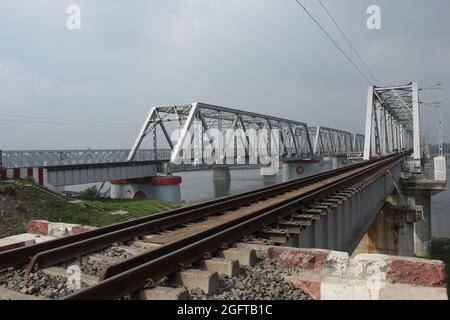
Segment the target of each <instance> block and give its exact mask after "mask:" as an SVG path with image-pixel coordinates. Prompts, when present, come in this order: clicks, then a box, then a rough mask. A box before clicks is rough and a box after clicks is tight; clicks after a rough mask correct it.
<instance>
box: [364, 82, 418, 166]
mask: <svg viewBox="0 0 450 320" xmlns="http://www.w3.org/2000/svg"><path fill="white" fill-rule="evenodd" d="M411 148H412V149H414V153H413V160H414V166H415V167H416V168H420V165H421V146H420V110H419V90H418V85H417V83H415V82H414V83H410V84H408V85H404V86H394V87H369V92H368V98H367V115H366V134H365V146H364V159H366V160H368V159H371V158H373V157H376V156H381V155H386V154H390V153H393V152H396V151H399V150H404V149H411Z"/></svg>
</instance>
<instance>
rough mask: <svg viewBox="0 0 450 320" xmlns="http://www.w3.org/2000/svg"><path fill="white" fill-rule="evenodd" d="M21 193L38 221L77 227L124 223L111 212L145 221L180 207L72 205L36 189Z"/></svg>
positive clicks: (110, 202)
mask: <svg viewBox="0 0 450 320" xmlns="http://www.w3.org/2000/svg"><path fill="white" fill-rule="evenodd" d="M20 193H21V194H23V195H24V196H26V198H28V199H29V200H30V201H31V204H32V205H33V206H34V207H36V209H38V210H39V211H40V212H41V214H40V215H39V219H46V220H49V221H55V222H59V221H61V222H66V223H76V224H82V225H90V226H96V227H102V226H106V225H109V224H113V223H117V222H121V221H125V219H126V218H125V217H123V216H120V215H112V214H111V213H110V211H117V210H124V211H128V212H130V213H131V214H132V215H134V216H138V217H143V216H146V215H150V214H154V213H157V212H161V211H166V210H170V209H173V208H176V207H179V206H180V205H181V204H180V203H169V202H163V201H156V200H109V199H104V200H97V199H95V200H82V201H81V202H80V203H70V202H69V200H77V199H72V198H69V199H67V200H62V199H57V198H55V197H53V196H51V195H48V194H45V193H43V192H41V191H39V190H36V189H33V188H22V189H20ZM85 203H90V204H93V205H94V206H96V207H98V208H102V209H105V210H107V211H108V212H102V211H100V210H96V209H94V208H91V207H89V206H86V205H85Z"/></svg>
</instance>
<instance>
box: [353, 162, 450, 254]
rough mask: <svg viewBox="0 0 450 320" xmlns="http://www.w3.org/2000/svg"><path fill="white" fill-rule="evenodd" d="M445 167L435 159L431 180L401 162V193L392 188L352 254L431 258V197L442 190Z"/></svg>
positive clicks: (444, 184) (409, 165) (445, 184)
mask: <svg viewBox="0 0 450 320" xmlns="http://www.w3.org/2000/svg"><path fill="white" fill-rule="evenodd" d="M438 158H439V157H438ZM436 162H438V165H437V166H436ZM442 168H444V170H443V169H442ZM445 168H446V165H445V158H444V159H443V160H442V159H439V160H437V161H435V180H429V179H427V178H425V176H424V175H423V174H421V173H415V171H417V168H415V167H414V162H413V161H405V163H404V164H403V169H404V170H405V171H406V172H402V177H401V179H400V185H399V187H400V192H401V196H398V192H397V191H395V192H394V193H393V195H391V196H390V197H389V198H388V199H387V201H386V203H385V204H384V206H383V208H382V209H381V210H380V212H379V213H378V215H377V217H376V219H375V221H374V223H373V224H372V225H371V227H370V228H369V231H368V232H367V234H366V235H365V236H364V238H363V239H362V240H361V242H360V244H359V245H358V248H357V249H356V251H355V253H363V252H364V253H380V254H389V255H401V256H417V257H423V258H428V257H431V241H432V230H431V219H432V212H431V198H432V197H433V196H434V195H436V194H438V193H440V192H442V191H444V190H446V187H447V182H446V175H445ZM421 171H423V169H422V170H421ZM402 198H403V199H402Z"/></svg>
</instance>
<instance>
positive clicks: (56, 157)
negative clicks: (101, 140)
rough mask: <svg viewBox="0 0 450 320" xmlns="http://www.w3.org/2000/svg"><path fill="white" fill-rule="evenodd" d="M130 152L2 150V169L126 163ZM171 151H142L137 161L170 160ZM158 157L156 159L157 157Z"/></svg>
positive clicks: (119, 150) (124, 150)
mask: <svg viewBox="0 0 450 320" xmlns="http://www.w3.org/2000/svg"><path fill="white" fill-rule="evenodd" d="M129 152H130V150H128V149H109V150H91V149H89V150H0V159H1V160H0V167H3V168H20V167H39V166H44V165H47V166H57V165H72V164H90V163H113V162H125V161H127V157H128V154H129ZM170 155H171V151H170V150H168V149H160V150H157V152H156V153H155V151H154V150H152V149H142V150H139V152H138V153H137V155H136V161H146V160H168V159H170ZM155 156H156V157H155Z"/></svg>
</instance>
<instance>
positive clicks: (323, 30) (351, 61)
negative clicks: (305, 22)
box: [295, 0, 374, 86]
mask: <svg viewBox="0 0 450 320" xmlns="http://www.w3.org/2000/svg"><path fill="white" fill-rule="evenodd" d="M295 2H297V4H298V5H299V6H300V7H302V9H303V10H304V11H305V12H306V14H308V16H309V17H310V18H311V19H312V20H313V21H314V22H315V23H316V25H317V26H318V27H319V28H320V30H322V32H323V33H324V34H325V35H326V36H327V37H328V39H330V41H331V42H332V43H333V44H334V45H335V46H336V48H337V49H338V50H339V51H340V52H341V53H342V54H343V55H344V57H345V58H346V59H347V60H348V61H349V62H350V63H351V64H352V65H353V67H354V68H355V69H356V70H357V71H358V72H359V74H361V76H362V77H363V78H364V79H366V81H367V83H368V84H370V85H372V86H373V85H374V83H373V82H372V81H371V80H370V79H369V77H368V76H366V75H365V74H364V72H362V70H361V69H360V68H359V67H358V65H357V64H356V63H355V62H354V61H353V60H352V59H351V58H350V57H349V56H348V54H347V53H346V52H345V51H344V49H342V48H341V46H339V44H338V43H337V42H336V40H334V39H333V37H332V36H331V35H330V34H329V33H328V31H327V30H325V28H324V27H323V26H322V25H321V24H320V22H319V21H318V20H317V19H316V18H314V16H313V15H312V14H311V12H309V10H308V9H307V8H306V7H305V6H304V5H303V4H301V3H300V1H299V0H295Z"/></svg>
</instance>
